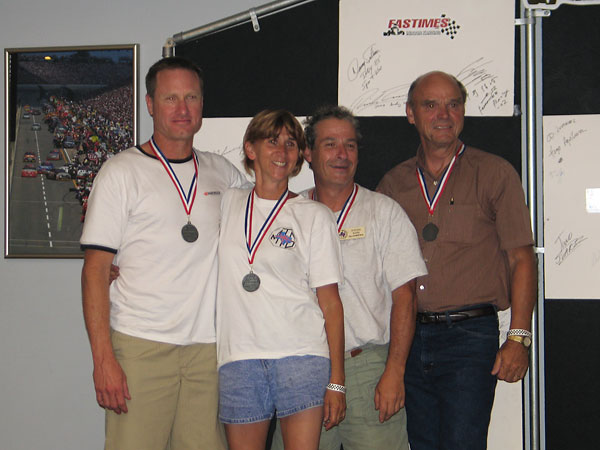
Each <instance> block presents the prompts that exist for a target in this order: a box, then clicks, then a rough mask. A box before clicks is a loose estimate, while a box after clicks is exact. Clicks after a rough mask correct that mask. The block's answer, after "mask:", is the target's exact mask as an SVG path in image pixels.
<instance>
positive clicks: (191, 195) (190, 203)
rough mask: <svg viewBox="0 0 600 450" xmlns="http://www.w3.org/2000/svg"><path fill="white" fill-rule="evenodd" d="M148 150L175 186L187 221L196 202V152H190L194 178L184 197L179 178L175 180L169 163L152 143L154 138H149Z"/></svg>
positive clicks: (175, 177)
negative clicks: (152, 153) (150, 150)
mask: <svg viewBox="0 0 600 450" xmlns="http://www.w3.org/2000/svg"><path fill="white" fill-rule="evenodd" d="M150 148H152V151H153V152H154V155H155V156H156V157H157V158H158V160H159V161H160V162H161V163H162V165H163V167H164V168H165V170H166V171H167V174H168V175H169V177H170V178H171V181H172V182H173V184H174V185H175V189H177V192H178V193H179V198H180V199H181V203H183V208H184V209H185V212H186V214H187V215H188V219H189V217H190V214H191V213H192V208H193V207H194V200H196V190H197V188H198V185H197V183H196V181H197V180H198V156H197V155H196V152H195V151H193V150H192V156H193V158H192V159H193V160H194V177H193V178H192V182H191V183H190V189H189V190H188V193H187V195H186V193H185V191H184V190H183V186H182V185H181V182H180V181H179V178H177V174H176V173H175V171H174V170H173V168H172V167H171V163H170V162H169V160H168V159H167V158H166V157H165V155H164V153H163V152H162V151H161V149H160V148H159V147H158V145H156V141H154V136H152V138H150Z"/></svg>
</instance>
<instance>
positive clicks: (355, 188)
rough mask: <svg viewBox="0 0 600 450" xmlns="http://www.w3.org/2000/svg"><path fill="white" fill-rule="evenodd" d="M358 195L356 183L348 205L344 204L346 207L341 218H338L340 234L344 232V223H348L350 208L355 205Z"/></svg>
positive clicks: (347, 201)
mask: <svg viewBox="0 0 600 450" xmlns="http://www.w3.org/2000/svg"><path fill="white" fill-rule="evenodd" d="M357 193H358V184H356V183H354V189H353V190H352V193H351V194H350V195H349V196H348V198H347V199H346V203H344V207H343V208H342V210H341V211H340V214H339V216H338V217H337V226H338V229H337V231H338V234H339V233H340V231H342V227H343V226H344V222H345V221H346V217H348V214H349V213H350V208H352V205H353V204H354V200H356V194H357Z"/></svg>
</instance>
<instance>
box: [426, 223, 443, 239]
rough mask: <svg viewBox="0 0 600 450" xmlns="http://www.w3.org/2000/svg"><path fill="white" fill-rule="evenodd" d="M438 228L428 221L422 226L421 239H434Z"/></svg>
mask: <svg viewBox="0 0 600 450" xmlns="http://www.w3.org/2000/svg"><path fill="white" fill-rule="evenodd" d="M439 231H440V229H439V228H438V227H437V225H435V224H433V223H431V222H430V223H428V224H427V225H425V226H424V227H423V239H425V240H426V241H435V239H436V238H437V235H438V232H439Z"/></svg>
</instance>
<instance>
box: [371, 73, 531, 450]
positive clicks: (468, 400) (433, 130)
mask: <svg viewBox="0 0 600 450" xmlns="http://www.w3.org/2000/svg"><path fill="white" fill-rule="evenodd" d="M466 95H467V94H466V90H465V88H464V86H463V85H462V84H461V83H460V82H459V81H458V80H456V78H454V77H452V76H451V75H448V74H445V73H443V72H430V73H427V74H425V75H422V76H421V77H419V78H417V79H416V80H415V81H414V82H413V84H412V85H411V87H410V90H409V94H408V101H407V104H406V115H407V118H408V121H409V122H410V123H412V124H413V125H415V127H416V129H417V131H418V133H419V136H420V138H421V146H420V147H419V149H418V150H417V156H416V157H414V158H411V159H409V160H408V161H405V162H404V163H402V164H400V165H398V166H396V167H394V168H393V169H392V170H390V171H389V172H388V173H387V174H386V175H385V176H384V178H383V179H382V181H381V182H380V184H379V186H378V190H379V191H380V192H383V193H384V194H387V195H389V196H390V197H392V198H394V199H395V200H396V201H398V202H399V203H400V205H401V206H402V207H403V208H404V210H405V211H406V212H407V214H408V215H409V217H410V218H411V220H412V222H413V224H414V226H415V228H416V229H417V233H418V234H419V242H420V244H421V249H422V251H423V257H424V258H425V262H426V263H427V268H428V272H429V275H426V276H423V277H419V278H418V279H417V303H418V314H417V328H416V332H415V338H414V342H413V345H412V348H411V353H410V356H409V360H408V362H407V367H406V375H405V383H406V410H407V417H408V435H409V441H410V445H411V449H412V450H429V449H431V450H434V449H435V450H438V449H441V448H444V449H460V450H467V449H485V448H486V445H487V430H488V425H489V419H490V413H491V409H492V404H493V400H494V391H495V387H496V380H497V379H500V380H505V381H508V382H515V381H518V380H521V379H522V378H523V377H524V376H525V373H526V372H527V367H528V347H529V345H530V343H531V333H530V330H531V315H532V311H533V306H534V304H535V292H536V291H535V286H536V267H535V263H534V256H533V251H532V244H533V240H532V234H531V225H530V221H529V215H528V211H527V207H526V205H525V201H524V195H523V189H522V187H521V183H520V180H519V177H518V175H517V173H516V171H515V170H514V169H513V168H512V166H511V165H510V164H509V163H508V162H507V161H505V160H503V159H502V158H499V157H497V156H495V155H491V154H489V153H485V152H483V151H481V150H477V149H475V148H472V147H467V146H465V145H464V144H463V143H462V142H461V141H460V140H459V135H460V132H461V131H462V128H463V124H464V114H465V100H466ZM509 306H510V307H511V322H510V328H511V331H510V332H509V338H508V339H507V341H506V342H504V344H503V345H502V346H501V347H500V349H498V319H497V315H496V311H497V310H498V309H499V310H504V309H506V308H508V307H509Z"/></svg>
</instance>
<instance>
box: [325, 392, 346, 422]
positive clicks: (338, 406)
mask: <svg viewBox="0 0 600 450" xmlns="http://www.w3.org/2000/svg"><path fill="white" fill-rule="evenodd" d="M345 418H346V394H342V393H341V392H336V391H332V390H330V389H327V390H326V391H325V399H324V405H323V426H324V427H325V430H330V429H332V428H333V427H335V426H336V425H338V424H339V423H340V422H341V421H342V420H344V419H345Z"/></svg>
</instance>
